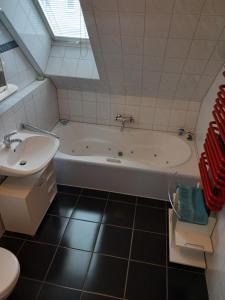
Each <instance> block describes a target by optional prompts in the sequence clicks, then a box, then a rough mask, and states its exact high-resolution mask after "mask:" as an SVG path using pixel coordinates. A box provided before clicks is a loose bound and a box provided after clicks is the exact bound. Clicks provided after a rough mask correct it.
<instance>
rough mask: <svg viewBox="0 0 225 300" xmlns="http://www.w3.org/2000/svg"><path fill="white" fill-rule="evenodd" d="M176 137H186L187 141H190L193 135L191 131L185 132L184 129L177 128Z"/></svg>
mask: <svg viewBox="0 0 225 300" xmlns="http://www.w3.org/2000/svg"><path fill="white" fill-rule="evenodd" d="M178 135H181V136H184V135H186V138H187V140H188V141H192V140H193V135H194V134H193V132H191V131H186V130H185V129H184V128H179V129H178Z"/></svg>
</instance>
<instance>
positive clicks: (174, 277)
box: [0, 186, 208, 300]
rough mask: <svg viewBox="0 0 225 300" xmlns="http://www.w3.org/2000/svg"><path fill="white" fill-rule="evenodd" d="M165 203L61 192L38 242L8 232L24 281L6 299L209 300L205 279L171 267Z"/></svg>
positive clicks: (5, 243)
mask: <svg viewBox="0 0 225 300" xmlns="http://www.w3.org/2000/svg"><path fill="white" fill-rule="evenodd" d="M166 219H167V205H166V203H165V202H161V201H157V200H150V199H143V198H136V197H134V196H127V195H119V194H114V193H107V192H101V191H92V190H87V189H84V190H81V189H79V188H72V189H71V188H68V187H62V186H60V187H59V193H58V194H57V196H56V198H55V200H54V202H53V203H52V205H51V207H50V209H49V211H48V214H47V215H46V217H45V219H44V220H43V222H42V224H41V227H40V228H39V230H38V232H37V234H36V235H35V236H34V237H33V238H31V237H26V236H23V235H18V234H12V233H9V232H7V233H6V234H5V235H4V236H3V238H2V239H0V246H2V247H5V248H8V249H10V250H11V251H13V252H14V253H15V254H16V255H17V257H18V259H19V261H20V264H21V277H20V280H19V282H18V285H17V287H16V289H15V290H14V292H13V294H12V295H11V296H10V298H9V299H11V300H12V299H31V300H32V299H35V300H36V299H38V300H44V299H56V300H58V299H62V300H72V299H73V300H76V299H81V300H112V299H129V300H145V299H146V300H150V299H152V300H180V299H182V300H207V299H208V295H207V288H206V282H205V276H204V272H203V271H202V270H201V269H195V268H190V267H189V268H188V267H184V266H179V265H176V264H172V263H169V261H168V249H167V245H168V241H167V239H168V237H167V224H166V223H167V222H166Z"/></svg>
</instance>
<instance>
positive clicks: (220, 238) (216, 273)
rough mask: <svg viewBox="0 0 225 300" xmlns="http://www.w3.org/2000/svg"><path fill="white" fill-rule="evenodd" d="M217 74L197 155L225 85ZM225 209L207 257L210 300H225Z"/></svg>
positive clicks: (203, 110)
mask: <svg viewBox="0 0 225 300" xmlns="http://www.w3.org/2000/svg"><path fill="white" fill-rule="evenodd" d="M224 70H225V69H224V68H222V70H221V71H220V72H219V74H218V76H217V78H216V80H215V81H214V83H213V85H212V87H211V88H210V90H209V92H208V93H207V95H206V97H205V98H204V101H203V103H202V106H201V110H200V114H199V120H198V123H197V127H196V139H197V147H198V151H199V153H201V152H202V149H203V143H204V139H205V134H206V132H207V129H208V124H209V122H210V121H212V120H213V117H212V108H213V105H214V103H215V98H216V94H217V91H218V86H219V85H220V84H224V83H225V78H224V76H223V74H222V72H223V71H224ZM224 230H225V208H224V209H223V210H222V211H221V212H220V213H219V214H218V221H217V225H216V227H215V230H214V233H213V236H212V239H213V246H214V253H213V254H208V255H207V271H206V279H207V285H208V292H209V298H210V300H224V299H225V251H224V246H225V235H224Z"/></svg>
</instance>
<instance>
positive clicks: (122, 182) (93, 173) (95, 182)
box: [54, 158, 197, 201]
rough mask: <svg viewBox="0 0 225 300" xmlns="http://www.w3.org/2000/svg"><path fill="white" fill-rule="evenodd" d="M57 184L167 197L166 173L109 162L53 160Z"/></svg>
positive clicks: (182, 179) (192, 180)
mask: <svg viewBox="0 0 225 300" xmlns="http://www.w3.org/2000/svg"><path fill="white" fill-rule="evenodd" d="M54 165H55V170H56V177H57V183H58V184H62V185H70V186H79V187H86V188H93V189H99V190H106V191H111V192H117V193H124V194H131V195H136V196H142V197H148V198H154V199H163V200H166V201H167V200H168V180H169V174H168V173H166V172H154V171H151V170H150V171H146V170H138V169H137V170H135V169H130V168H121V167H115V166H112V167H111V166H109V165H105V166H104V165H97V164H88V163H84V162H78V161H73V160H66V159H61V158H55V159H54ZM196 180H197V179H196V177H185V176H182V177H179V182H182V183H184V184H195V183H196Z"/></svg>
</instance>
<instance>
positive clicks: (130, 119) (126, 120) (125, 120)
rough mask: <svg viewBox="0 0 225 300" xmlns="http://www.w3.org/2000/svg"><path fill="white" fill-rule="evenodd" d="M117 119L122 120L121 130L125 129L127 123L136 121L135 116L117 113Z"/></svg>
mask: <svg viewBox="0 0 225 300" xmlns="http://www.w3.org/2000/svg"><path fill="white" fill-rule="evenodd" d="M115 121H119V122H121V127H120V131H123V130H124V128H125V125H126V123H129V124H131V123H134V118H133V117H132V116H123V115H121V114H117V115H116V117H115Z"/></svg>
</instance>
